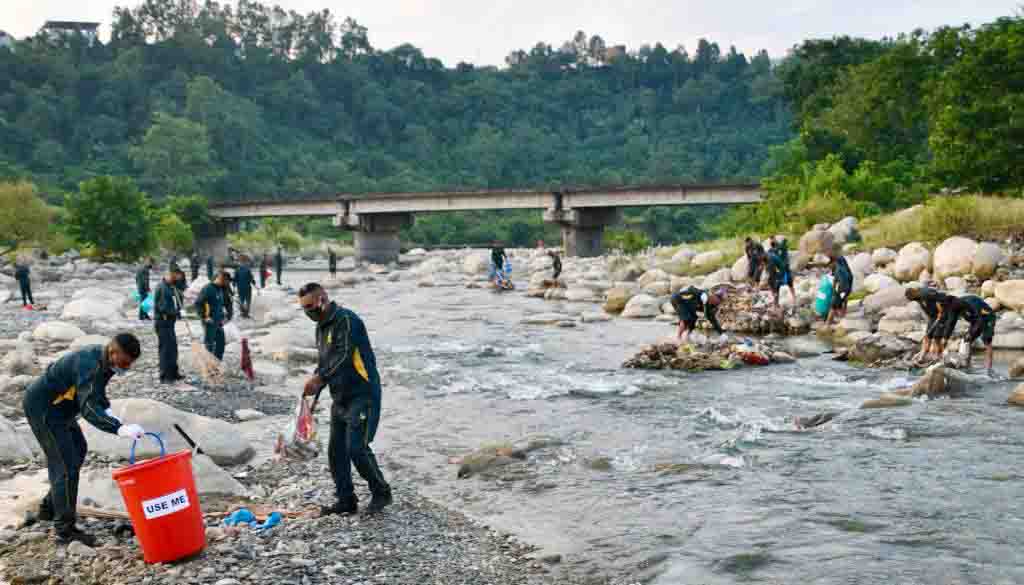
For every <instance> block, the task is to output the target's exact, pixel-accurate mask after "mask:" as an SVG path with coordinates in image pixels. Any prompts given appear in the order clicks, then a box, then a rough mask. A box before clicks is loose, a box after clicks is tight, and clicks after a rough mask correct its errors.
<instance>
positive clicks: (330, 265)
mask: <svg viewBox="0 0 1024 585" xmlns="http://www.w3.org/2000/svg"><path fill="white" fill-rule="evenodd" d="M327 271H328V272H330V273H331V280H333V279H335V278H337V276H338V255H337V254H335V253H334V248H328V250H327Z"/></svg>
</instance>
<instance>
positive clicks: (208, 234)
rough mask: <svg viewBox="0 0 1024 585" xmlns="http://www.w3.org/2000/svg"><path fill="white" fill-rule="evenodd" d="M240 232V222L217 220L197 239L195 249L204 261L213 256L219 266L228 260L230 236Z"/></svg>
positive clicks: (202, 231)
mask: <svg viewBox="0 0 1024 585" xmlns="http://www.w3.org/2000/svg"><path fill="white" fill-rule="evenodd" d="M237 231H238V220H215V221H213V222H211V223H210V224H209V225H208V226H207V227H206V228H205V229H203V230H201V231H200V233H199V234H198V235H197V237H196V241H195V247H196V249H197V250H199V255H200V256H201V257H202V258H203V259H204V261H205V258H206V257H207V256H213V261H214V262H215V263H217V264H218V265H219V264H221V263H223V262H224V261H225V260H227V259H228V234H233V233H235V232H237Z"/></svg>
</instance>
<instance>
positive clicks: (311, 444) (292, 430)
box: [274, 396, 320, 460]
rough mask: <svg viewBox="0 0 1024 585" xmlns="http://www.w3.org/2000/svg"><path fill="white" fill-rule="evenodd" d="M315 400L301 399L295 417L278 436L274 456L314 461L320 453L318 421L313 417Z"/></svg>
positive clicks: (304, 397)
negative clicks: (317, 430)
mask: <svg viewBox="0 0 1024 585" xmlns="http://www.w3.org/2000/svg"><path fill="white" fill-rule="evenodd" d="M313 405H314V402H313V399H312V398H310V397H308V396H303V397H300V398H299V403H298V405H296V407H295V416H294V417H292V420H291V422H289V423H288V426H287V427H286V428H285V431H284V432H283V433H281V434H279V435H278V436H277V444H276V445H275V446H274V454H275V455H277V456H278V457H283V458H286V459H299V460H308V459H314V458H316V456H317V455H319V453H320V443H319V442H318V441H317V435H316V419H315V418H314V417H313Z"/></svg>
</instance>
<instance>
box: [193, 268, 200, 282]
mask: <svg viewBox="0 0 1024 585" xmlns="http://www.w3.org/2000/svg"><path fill="white" fill-rule="evenodd" d="M197 278H199V265H198V264H196V265H195V266H193V267H192V282H195V281H196V279H197Z"/></svg>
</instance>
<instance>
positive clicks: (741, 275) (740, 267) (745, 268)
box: [732, 254, 750, 282]
mask: <svg viewBox="0 0 1024 585" xmlns="http://www.w3.org/2000/svg"><path fill="white" fill-rule="evenodd" d="M749 273H750V259H748V258H747V255H746V254H744V255H742V256H740V257H739V258H737V259H736V262H734V263H733V265H732V280H733V282H743V281H745V280H746V279H747V278H748V276H747V275H748V274H749Z"/></svg>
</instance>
